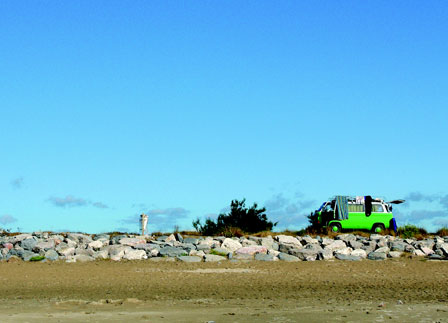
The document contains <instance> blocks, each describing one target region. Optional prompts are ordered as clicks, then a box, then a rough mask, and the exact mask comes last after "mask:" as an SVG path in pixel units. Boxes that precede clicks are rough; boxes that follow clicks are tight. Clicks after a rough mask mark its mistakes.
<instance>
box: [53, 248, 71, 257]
mask: <svg viewBox="0 0 448 323" xmlns="http://www.w3.org/2000/svg"><path fill="white" fill-rule="evenodd" d="M57 251H58V253H59V254H60V255H61V256H64V257H66V258H68V257H70V256H74V255H75V248H73V247H68V246H67V247H65V248H61V249H59V250H57Z"/></svg>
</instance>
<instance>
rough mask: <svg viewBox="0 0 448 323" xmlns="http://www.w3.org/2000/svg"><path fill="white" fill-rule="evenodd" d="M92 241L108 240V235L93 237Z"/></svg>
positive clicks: (102, 234)
mask: <svg viewBox="0 0 448 323" xmlns="http://www.w3.org/2000/svg"><path fill="white" fill-rule="evenodd" d="M93 240H110V235H109V234H106V233H101V234H98V235H95V237H94V238H93Z"/></svg>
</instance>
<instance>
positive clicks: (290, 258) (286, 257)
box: [278, 252, 300, 262]
mask: <svg viewBox="0 0 448 323" xmlns="http://www.w3.org/2000/svg"><path fill="white" fill-rule="evenodd" d="M278 259H280V260H282V261H290V262H294V261H300V259H299V258H297V257H296V256H293V255H289V254H287V253H284V252H281V253H279V254H278Z"/></svg>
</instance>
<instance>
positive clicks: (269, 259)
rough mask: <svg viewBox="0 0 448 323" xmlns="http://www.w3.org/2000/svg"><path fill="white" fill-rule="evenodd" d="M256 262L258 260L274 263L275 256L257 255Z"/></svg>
mask: <svg viewBox="0 0 448 323" xmlns="http://www.w3.org/2000/svg"><path fill="white" fill-rule="evenodd" d="M255 260H258V261H274V256H273V255H267V254H265V253H257V254H256V255H255Z"/></svg>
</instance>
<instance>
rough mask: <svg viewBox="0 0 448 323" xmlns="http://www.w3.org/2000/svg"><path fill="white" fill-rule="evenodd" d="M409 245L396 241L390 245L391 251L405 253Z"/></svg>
mask: <svg viewBox="0 0 448 323" xmlns="http://www.w3.org/2000/svg"><path fill="white" fill-rule="evenodd" d="M406 246H407V243H405V242H404V241H394V242H392V243H391V245H390V250H391V251H405V249H406Z"/></svg>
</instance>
